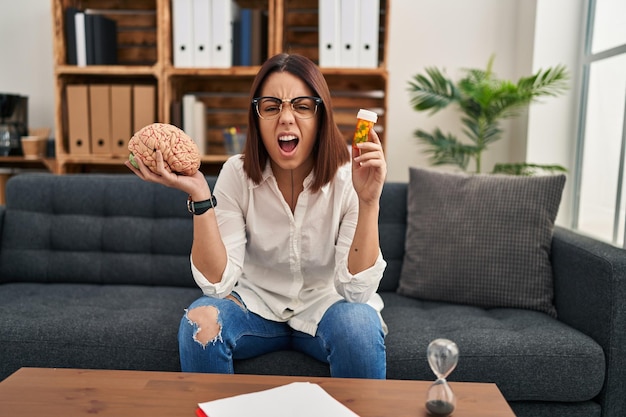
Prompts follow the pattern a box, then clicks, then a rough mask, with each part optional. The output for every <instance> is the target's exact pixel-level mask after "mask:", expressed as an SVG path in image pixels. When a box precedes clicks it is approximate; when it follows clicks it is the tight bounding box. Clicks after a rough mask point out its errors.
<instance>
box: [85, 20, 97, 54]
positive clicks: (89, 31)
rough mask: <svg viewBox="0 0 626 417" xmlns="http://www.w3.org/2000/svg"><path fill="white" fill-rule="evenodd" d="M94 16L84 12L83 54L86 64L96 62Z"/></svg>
mask: <svg viewBox="0 0 626 417" xmlns="http://www.w3.org/2000/svg"><path fill="white" fill-rule="evenodd" d="M95 19H96V16H94V15H91V14H88V13H85V55H86V57H87V58H86V59H87V60H86V63H87V65H94V64H95V63H96V41H95V39H94V35H95V34H94V20H95Z"/></svg>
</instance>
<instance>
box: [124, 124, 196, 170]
mask: <svg viewBox="0 0 626 417" xmlns="http://www.w3.org/2000/svg"><path fill="white" fill-rule="evenodd" d="M128 150H129V151H130V155H129V157H128V159H129V161H130V163H131V164H132V165H133V166H134V167H135V168H139V165H137V161H135V159H136V158H140V159H141V162H143V164H144V165H146V166H147V167H148V168H150V170H152V171H153V172H154V171H156V159H155V158H156V155H155V153H156V151H157V150H160V151H161V153H162V154H163V161H164V162H165V168H166V169H167V170H168V171H170V172H175V173H178V174H182V175H193V174H195V173H196V171H198V168H200V153H199V152H198V147H197V146H196V144H195V142H194V141H193V139H191V138H190V137H189V136H188V135H187V134H186V133H185V132H183V131H182V130H181V129H179V128H177V127H176V126H173V125H170V124H165V123H153V124H149V125H147V126H145V127H142V128H141V129H139V130H138V131H137V132H136V133H135V134H134V135H133V137H132V138H130V141H129V142H128Z"/></svg>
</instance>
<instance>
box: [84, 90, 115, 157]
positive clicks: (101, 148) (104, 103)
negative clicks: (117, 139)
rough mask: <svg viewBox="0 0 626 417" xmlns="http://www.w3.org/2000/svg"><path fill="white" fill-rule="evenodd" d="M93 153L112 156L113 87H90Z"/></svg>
mask: <svg viewBox="0 0 626 417" xmlns="http://www.w3.org/2000/svg"><path fill="white" fill-rule="evenodd" d="M89 119H90V121H91V123H90V137H91V153H92V154H95V155H110V154H111V86H110V85H90V86H89Z"/></svg>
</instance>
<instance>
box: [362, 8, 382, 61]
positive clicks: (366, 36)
mask: <svg viewBox="0 0 626 417" xmlns="http://www.w3.org/2000/svg"><path fill="white" fill-rule="evenodd" d="M360 2H361V5H360V6H361V7H360V19H359V21H360V24H359V26H360V30H359V52H358V59H359V65H358V66H359V67H361V68H377V67H378V36H379V26H380V0H360Z"/></svg>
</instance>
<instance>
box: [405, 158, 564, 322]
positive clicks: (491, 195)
mask: <svg viewBox="0 0 626 417" xmlns="http://www.w3.org/2000/svg"><path fill="white" fill-rule="evenodd" d="M564 184H565V176H564V175H551V176H537V177H519V176H505V175H468V174H458V173H444V172H437V171H433V170H426V169H420V168H411V170H410V181H409V189H408V221H407V223H408V226H407V231H406V233H407V236H406V242H405V255H404V263H403V266H402V273H401V276H400V285H399V287H398V292H399V293H400V294H403V295H407V296H411V297H417V298H421V299H427V300H436V301H448V302H454V303H459V304H470V305H476V306H481V307H515V308H527V309H533V310H538V311H542V312H545V313H548V314H550V315H552V316H556V310H555V308H554V304H553V293H554V291H553V283H552V268H551V265H550V245H551V240H552V232H553V228H554V220H555V218H556V215H557V212H558V208H559V204H560V201H561V194H562V191H563V186H564Z"/></svg>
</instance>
